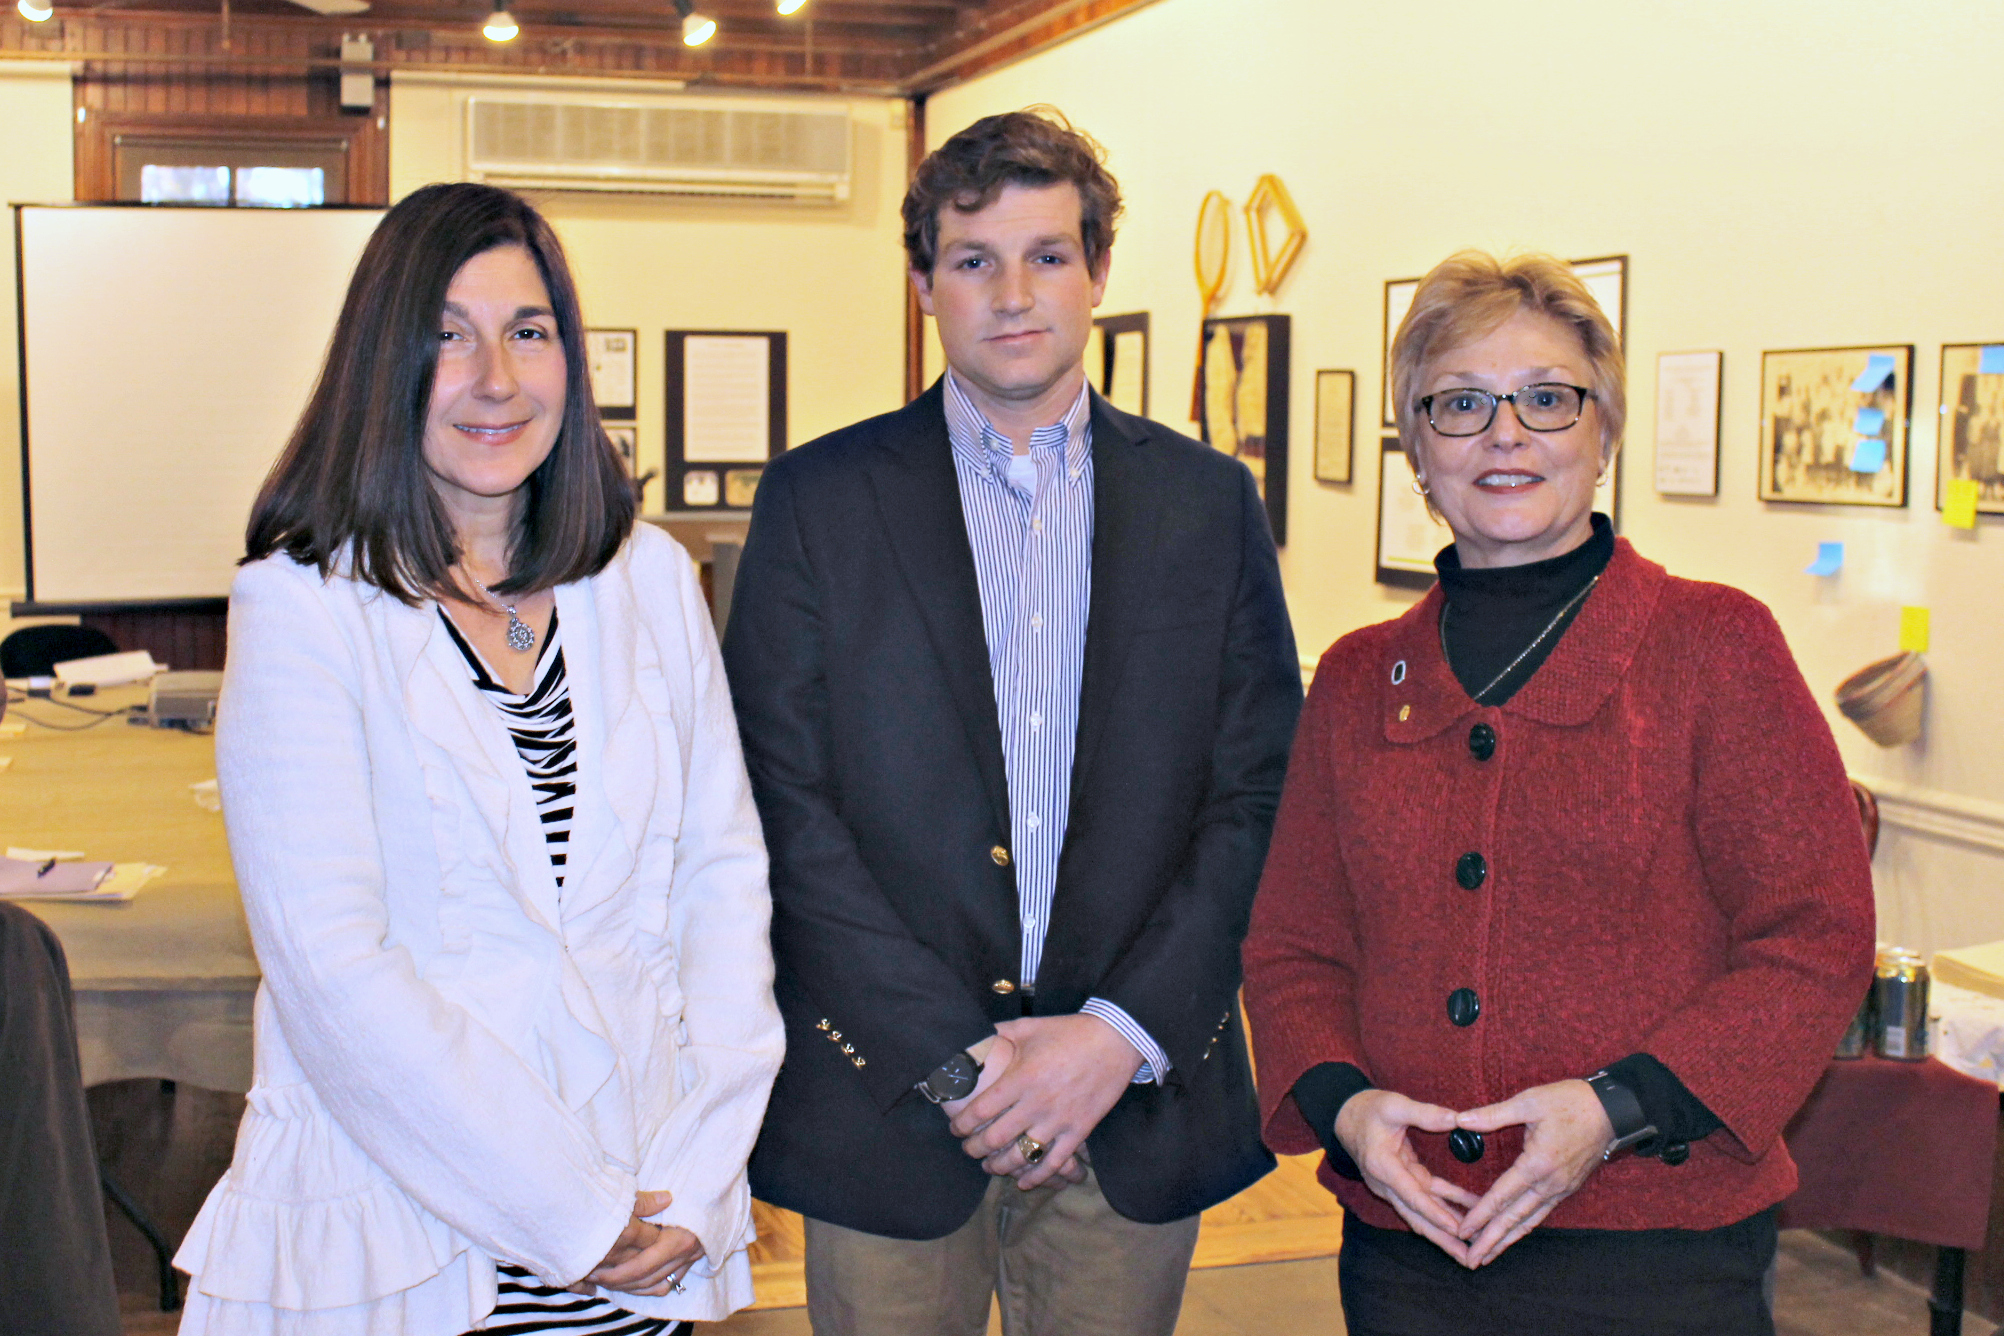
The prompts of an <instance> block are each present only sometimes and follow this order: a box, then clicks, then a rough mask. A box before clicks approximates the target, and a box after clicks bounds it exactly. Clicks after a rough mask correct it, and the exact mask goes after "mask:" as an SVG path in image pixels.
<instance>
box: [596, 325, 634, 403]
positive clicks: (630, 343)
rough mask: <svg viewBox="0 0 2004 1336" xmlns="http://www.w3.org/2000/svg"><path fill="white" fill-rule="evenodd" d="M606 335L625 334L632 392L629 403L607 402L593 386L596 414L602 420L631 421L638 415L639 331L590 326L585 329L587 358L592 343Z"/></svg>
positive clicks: (620, 327) (621, 327)
mask: <svg viewBox="0 0 2004 1336" xmlns="http://www.w3.org/2000/svg"><path fill="white" fill-rule="evenodd" d="M606 335H614V336H617V335H625V336H626V356H627V358H628V359H629V366H628V368H627V370H628V374H629V375H630V377H631V379H632V381H633V394H632V402H630V403H624V404H622V403H612V402H607V400H606V398H604V397H599V396H597V395H596V387H594V397H597V398H598V416H599V419H600V420H601V421H604V422H632V421H633V420H634V419H636V418H637V417H639V416H640V408H639V405H640V331H639V330H637V329H628V328H625V327H623V326H598V325H594V326H592V327H591V328H590V329H587V330H586V331H585V348H586V356H587V358H589V357H590V356H591V354H592V351H593V348H592V345H593V344H594V343H595V342H596V341H597V340H598V339H600V338H602V337H604V336H606Z"/></svg>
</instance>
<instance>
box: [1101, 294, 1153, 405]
mask: <svg viewBox="0 0 2004 1336" xmlns="http://www.w3.org/2000/svg"><path fill="white" fill-rule="evenodd" d="M1092 329H1093V332H1092V338H1091V341H1090V342H1089V343H1088V344H1087V345H1086V375H1088V376H1089V377H1091V378H1092V383H1093V388H1094V389H1096V390H1098V391H1099V392H1100V393H1101V394H1103V395H1105V396H1106V401H1107V402H1108V403H1110V404H1112V405H1113V406H1114V407H1115V408H1118V409H1119V410H1120V411H1121V412H1123V413H1132V414H1134V416H1136V417H1147V416H1148V312H1146V311H1137V312H1135V313H1133V314H1130V315H1103V316H1101V317H1099V318H1098V319H1097V320H1095V321H1093V322H1092Z"/></svg>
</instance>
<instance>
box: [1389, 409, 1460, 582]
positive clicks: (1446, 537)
mask: <svg viewBox="0 0 2004 1336" xmlns="http://www.w3.org/2000/svg"><path fill="white" fill-rule="evenodd" d="M1453 541H1454V532H1453V530H1451V529H1449V528H1448V527H1447V526H1446V525H1445V524H1443V523H1441V522H1440V521H1439V520H1437V519H1435V518H1434V517H1433V516H1432V515H1431V514H1429V513H1428V511H1427V508H1426V498H1425V497H1423V496H1421V495H1420V494H1419V488H1418V486H1416V485H1415V483H1414V481H1413V466H1412V464H1411V463H1410V462H1409V461H1408V460H1407V459H1406V452H1405V451H1404V450H1401V449H1400V448H1399V438H1398V437H1396V436H1387V437H1385V438H1384V439H1383V440H1382V441H1380V442H1379V445H1378V575H1377V579H1378V583H1379V584H1385V585H1396V586H1398V587H1399V588H1401V589H1431V588H1432V587H1433V582H1434V579H1435V571H1434V569H1433V557H1434V553H1436V552H1438V551H1440V550H1441V549H1442V548H1444V547H1446V546H1447V545H1448V544H1449V543H1451V542H1453Z"/></svg>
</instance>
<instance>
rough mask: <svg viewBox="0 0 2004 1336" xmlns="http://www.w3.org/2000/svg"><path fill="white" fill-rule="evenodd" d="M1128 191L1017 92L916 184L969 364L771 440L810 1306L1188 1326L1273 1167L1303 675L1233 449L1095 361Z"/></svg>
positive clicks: (794, 1159)
mask: <svg viewBox="0 0 2004 1336" xmlns="http://www.w3.org/2000/svg"><path fill="white" fill-rule="evenodd" d="M1119 208H1120V202H1119V191H1118V187H1117V186H1116V185H1115V184H1114V181H1113V179H1112V177H1111V176H1110V175H1108V173H1107V172H1106V170H1105V167H1104V166H1103V165H1102V162H1101V155H1100V152H1099V149H1098V146H1097V145H1095V144H1094V143H1093V142H1092V141H1091V140H1090V139H1088V138H1086V137H1085V136H1083V135H1081V134H1078V133H1076V132H1074V131H1073V130H1072V129H1071V128H1070V127H1069V126H1068V125H1065V124H1063V123H1062V122H1061V121H1060V120H1058V119H1056V118H1053V117H1049V116H1045V115H1041V114H1035V113H1027V112H1017V113H1010V114H1008V115H1004V116H995V117H989V118H987V119H985V120H982V121H980V122H977V123H976V124H975V125H973V126H970V127H969V128H968V129H966V130H963V131H962V132H960V133H959V134H957V135H955V136H954V137H953V138H952V139H951V140H949V141H948V142H947V143H946V144H945V145H943V146H941V148H940V149H939V150H938V151H937V152H935V153H934V154H932V155H931V157H929V158H928V159H927V160H926V162H925V163H924V164H922V165H921V167H920V169H919V171H918V173H917V174H916V176H915V178H914V181H913V185H912V188H911V192H910V194H909V195H908V196H907V198H906V200H905V205H904V217H905V228H906V238H905V242H906V249H907V252H908V257H909V260H910V267H911V273H912V281H913V284H914V287H915V288H916V290H917V293H918V298H919V302H920V304H921V305H922V306H923V307H924V308H925V310H926V311H927V312H928V313H929V314H931V315H933V316H934V317H935V318H936V320H937V322H938V329H939V334H940V341H941V343H942V345H943V347H944V349H945V352H946V360H947V364H948V367H949V370H948V373H947V374H946V375H945V376H944V377H942V378H941V380H940V381H939V382H938V383H936V384H934V385H933V387H932V388H931V389H930V390H928V391H927V392H926V393H925V394H924V395H922V396H920V397H919V398H918V399H917V400H915V401H914V402H912V403H911V404H909V405H907V406H906V407H905V408H903V409H901V410H899V411H897V412H894V413H890V414H886V415H885V416H883V417H879V418H873V419H871V420H869V421H867V422H863V423H859V424H857V425H855V426H853V427H849V428H847V429H845V430H842V431H838V432H835V433H833V434H831V435H829V436H825V437H823V438H821V439H820V440H817V441H814V442H812V443H810V444H808V445H805V446H802V447H800V448H799V449H797V450H794V451H792V452H790V453H788V454H786V455H784V456H782V457H781V458H779V459H777V460H775V461H773V463H772V464H771V465H770V466H769V467H768V468H767V470H766V473H765V477H764V479H763V481H762V482H761V484H760V487H759V491H758V497H757V502H756V504H755V506H754V509H753V513H752V522H751V531H750V535H749V537H748V539H747V541H746V545H745V550H744V554H743V558H742V561H741V564H740V566H739V568H738V575H737V584H736V588H735V591H734V597H733V602H732V613H731V620H730V626H729V629H728V631H727V633H726V636H725V642H724V655H725V662H726V666H727V668H728V671H729V673H730V678H731V688H732V693H733V697H734V699H735V702H736V706H737V711H738V722H739V728H740V730H741V733H742V736H743V739H744V745H745V757H746V761H747V762H748V764H749V767H750V771H751V778H752V786H753V791H754V794H755V796H756V798H757V801H758V806H759V811H760V815H761V817H762V818H763V821H764V826H765V836H766V841H767V845H768V847H769V850H770V853H771V858H772V892H773V903H774V915H773V930H772V931H773V948H774V954H775V956H776V959H777V966H778V980H777V985H776V991H777V994H778V998H779V1003H780V1007H781V1010H782V1011H783V1013H784V1014H785V1017H786V1028H787V1056H786V1062H785V1065H784V1066H783V1067H782V1068H781V1071H780V1074H779V1079H778V1082H777V1084H776V1085H775V1087H774V1089H773V1092H772V1101H771V1105H770V1107H769V1110H768V1112H767V1116H766V1121H765V1125H764V1128H763V1130H762V1132H761V1134H760V1138H759V1142H758V1146H757V1149H756V1150H755V1151H754V1152H753V1156H752V1162H751V1177H752V1185H753V1190H754V1192H755V1193H756V1194H757V1195H759V1196H760V1197H761V1198H763V1199H764V1200H767V1201H770V1202H773V1203H774V1204H776V1205H780V1206H785V1207H790V1208H792V1209H794V1210H797V1211H799V1212H801V1213H802V1214H803V1215H804V1216H805V1217H806V1218H807V1233H806V1243H807V1263H806V1268H807V1282H808V1309H809V1315H810V1318H811V1319H812V1321H813V1325H814V1330H815V1331H816V1332H817V1333H821V1334H823V1336H829V1334H833V1336H910V1334H911V1333H919V1332H924V1333H933V1332H954V1333H958V1332H963V1331H964V1332H967V1333H979V1332H981V1331H983V1330H984V1329H985V1326H986V1319H987V1315H988V1308H989V1298H990V1296H991V1294H999V1295H1000V1296H1001V1300H1002V1302H1003V1304H1004V1305H1005V1307H1006V1308H1007V1309H1008V1311H1009V1316H1010V1328H1009V1329H1010V1330H1012V1331H1025V1332H1031V1333H1039V1334H1041V1333H1051V1334H1052V1336H1058V1334H1059V1333H1068V1332H1075V1331H1082V1330H1091V1331H1094V1332H1096V1333H1110V1334H1114V1336H1120V1334H1124V1333H1130V1332H1131V1333H1134V1334H1135V1336H1143V1334H1144V1333H1150V1334H1152V1333H1160V1334H1161V1336H1167V1333H1169V1332H1171V1331H1172V1330H1173V1328H1174V1326H1175V1321H1176V1314H1177V1310H1178V1307H1179V1305H1180V1301H1181V1296H1182V1289H1183V1282H1184V1278H1185V1276H1186V1274H1187V1272H1188V1268H1189V1262H1190V1256H1191V1252H1192V1249H1193V1248H1194V1246H1195V1242H1196V1234H1197V1215H1198V1213H1199V1212H1200V1211H1202V1210H1204V1209H1205V1208H1206V1207H1208V1206H1211V1205H1213V1204H1215V1203H1217V1202H1219V1201H1222V1200H1224V1199H1225V1198H1227V1197H1229V1196H1231V1195H1233V1194H1234V1193H1236V1192H1238V1191H1240V1190H1241V1189H1243V1188H1244V1187H1246V1186H1247V1185H1248V1184H1250V1183H1252V1182H1253V1181H1255V1180H1256V1179H1258V1178H1259V1177H1260V1176H1261V1175H1262V1174H1264V1173H1266V1172H1267V1170H1268V1169H1270V1168H1271V1167H1272V1164H1273V1159H1272V1156H1271V1155H1269V1154H1268V1153H1267V1151H1266V1150H1265V1149H1264V1148H1263V1147H1262V1146H1261V1145H1260V1140H1259V1128H1258V1109H1257V1104H1256V1100H1255V1096H1254V1092H1253V1084H1252V1075H1251V1071H1250V1067H1249V1063H1248V1060H1247V1052H1246V1046H1245V1040H1244V1036H1243V1033H1242V1029H1241V1025H1240V1020H1239V1015H1238V1007H1237V993H1238V986H1239V942H1240V939H1241V938H1242V937H1243V936H1244V934H1245V931H1246V926H1247V920H1248V917H1249V914H1250V911H1251V906H1252V900H1253V892H1254V889H1255V887H1256V886H1257V884H1258V881H1259V874H1260V868H1261V864H1262V862H1263V860H1264V859H1265V856H1266V848H1267V840H1268V835H1269V832H1270V829H1271V826H1272V822H1273V815H1274V809H1275V806H1276V804H1277V801H1278V799H1279V795H1280V787H1281V781H1282V778H1283V776H1284V774H1285V770H1286V762H1287V752H1288V746H1289V743H1290V741H1291V739H1292V736H1293V732H1294V723H1295V716H1296V714H1297V712H1298V710H1299V708H1300V702H1301V680H1300V670H1299V665H1298V661H1297V659H1296V657H1295V650H1294V640H1293V635H1292V632H1291V631H1290V629H1289V625H1288V619H1287V609H1286V605H1285V603H1284V601H1283V598H1282V594H1281V587H1280V577H1279V569H1278V565H1277V563H1276V559H1275V552H1274V545H1273V540H1272V536H1271V534H1270V532H1269V530H1268V527H1267V523H1266V518H1265V511H1264V509H1263V508H1262V506H1261V504H1260V499H1259V496H1258V493H1257V490H1256V488H1255V487H1254V484H1253V480H1252V477H1251V475H1250V474H1249V473H1248V472H1247V470H1246V469H1245V467H1244V466H1243V465H1241V464H1239V463H1238V462H1237V461H1236V460H1233V459H1231V458H1229V457H1227V456H1225V455H1223V454H1220V453H1218V452H1217V451H1214V450H1212V449H1210V448H1208V447H1206V446H1204V445H1202V444H1200V443H1198V442H1195V441H1192V440H1189V439H1187V438H1185V437H1183V436H1180V435H1178V434H1176V433H1175V432H1172V431H1169V430H1167V429H1165V428H1164V427H1162V426H1160V425H1159V424H1157V423H1154V422H1150V421H1147V420H1145V419H1142V418H1137V417H1131V416H1129V415H1127V414H1125V413H1121V412H1118V411H1116V410H1115V409H1113V408H1112V407H1111V406H1109V405H1108V404H1107V403H1106V402H1105V400H1103V399H1101V398H1100V397H1099V396H1097V395H1096V394H1094V393H1092V391H1091V390H1090V389H1089V388H1088V386H1087V383H1086V379H1085V373H1084V368H1083V365H1082V360H1081V359H1082V354H1083V351H1084V348H1085V344H1086V339H1087V335H1088V334H1089V332H1090V329H1091V322H1092V311H1093V308H1094V307H1095V306H1097V305H1098V303H1099V300H1100V296H1101V294H1102V292H1103V291H1104V288H1105V284H1106V277H1107V266H1108V261H1109V250H1110V247H1111V244H1112V240H1113V225H1114V221H1115V219H1116V218H1117V216H1118V213H1119Z"/></svg>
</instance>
